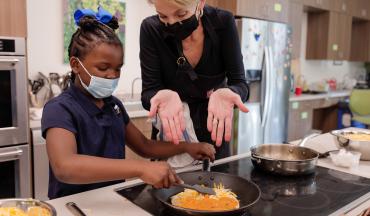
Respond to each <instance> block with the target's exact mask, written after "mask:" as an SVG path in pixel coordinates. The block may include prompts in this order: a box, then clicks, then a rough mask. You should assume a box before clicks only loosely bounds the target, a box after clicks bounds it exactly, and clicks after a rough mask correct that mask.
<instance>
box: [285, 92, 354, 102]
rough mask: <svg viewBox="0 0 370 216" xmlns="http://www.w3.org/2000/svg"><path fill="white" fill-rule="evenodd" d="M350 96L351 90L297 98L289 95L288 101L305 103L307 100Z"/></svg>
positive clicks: (302, 95) (305, 95) (303, 95)
mask: <svg viewBox="0 0 370 216" xmlns="http://www.w3.org/2000/svg"><path fill="white" fill-rule="evenodd" d="M350 94H351V90H340V91H330V92H328V93H323V94H301V95H299V96H297V95H294V94H291V95H290V98H289V101H291V102H292V101H307V100H318V99H329V98H338V97H348V96H349V95H350Z"/></svg>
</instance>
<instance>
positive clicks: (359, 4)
mask: <svg viewBox="0 0 370 216" xmlns="http://www.w3.org/2000/svg"><path fill="white" fill-rule="evenodd" d="M351 10H352V16H354V17H357V18H362V19H370V1H369V0H351Z"/></svg>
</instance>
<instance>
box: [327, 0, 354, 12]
mask: <svg viewBox="0 0 370 216" xmlns="http://www.w3.org/2000/svg"><path fill="white" fill-rule="evenodd" d="M351 1H353V0H331V8H332V10H333V11H336V12H341V13H346V14H351V13H352V6H353V4H351Z"/></svg>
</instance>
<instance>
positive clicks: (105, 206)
mask: <svg viewBox="0 0 370 216" xmlns="http://www.w3.org/2000/svg"><path fill="white" fill-rule="evenodd" d="M334 141H335V140H333V137H331V135H330V134H324V135H322V136H320V137H317V138H315V139H312V141H311V142H309V143H308V144H307V145H308V146H309V147H311V148H315V149H316V150H317V151H326V150H330V149H333V148H335V145H334V144H333V142H334ZM317 143H321V144H322V143H325V145H324V146H321V147H317V146H316V144H317ZM315 146H316V147H315ZM249 156H250V153H245V154H240V155H235V156H231V157H228V158H224V159H221V160H218V161H216V162H215V163H214V164H213V165H212V166H216V165H219V164H224V163H227V162H230V161H236V160H240V159H243V158H247V157H249ZM318 165H319V166H321V167H326V168H329V169H333V170H339V171H342V172H345V173H351V174H354V175H357V176H363V177H366V178H370V161H361V162H360V165H359V166H358V167H356V168H353V169H347V168H339V167H336V166H334V165H333V164H332V162H331V161H330V159H329V158H326V159H320V160H319V162H318ZM198 169H201V166H194V167H187V168H183V169H180V170H178V171H179V172H184V171H191V170H198ZM140 183H141V181H140V180H132V181H127V182H125V183H121V184H117V185H112V186H109V187H104V188H100V189H96V190H91V191H87V192H83V193H80V194H75V195H71V196H67V197H62V198H59V199H54V200H50V201H48V203H50V204H52V205H53V206H54V207H55V208H56V210H57V212H58V215H63V216H69V215H72V214H71V213H70V211H69V210H68V209H67V208H66V207H65V204H66V203H67V202H75V203H77V205H78V206H79V207H80V208H81V209H83V211H85V213H86V214H87V215H112V216H115V215H117V216H118V215H135V216H145V215H150V214H149V213H148V212H146V211H145V210H143V209H141V208H140V207H138V206H136V205H135V204H133V203H131V202H130V201H129V200H127V199H125V198H124V197H122V196H120V195H119V194H118V193H116V192H115V190H117V189H119V188H123V187H132V186H135V185H137V184H140ZM369 196H370V194H366V196H363V197H361V198H359V199H357V200H356V201H354V202H351V203H350V204H348V205H345V206H343V209H340V212H336V213H338V214H341V213H345V214H346V215H349V216H352V215H353V216H355V215H359V214H360V213H361V212H362V211H363V210H364V209H366V208H369V207H370V197H369Z"/></svg>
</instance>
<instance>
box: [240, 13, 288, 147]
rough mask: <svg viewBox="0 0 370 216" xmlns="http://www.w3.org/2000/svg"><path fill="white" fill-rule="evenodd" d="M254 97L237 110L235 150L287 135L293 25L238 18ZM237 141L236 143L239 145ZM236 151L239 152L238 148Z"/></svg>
mask: <svg viewBox="0 0 370 216" xmlns="http://www.w3.org/2000/svg"><path fill="white" fill-rule="evenodd" d="M236 22H237V27H238V31H239V37H240V42H241V49H242V54H243V62H244V67H245V75H246V78H247V82H248V84H249V86H250V97H249V100H248V101H247V102H246V103H245V105H246V106H247V107H248V109H249V110H250V112H249V113H242V112H240V111H238V113H236V118H235V120H236V122H235V123H236V125H237V127H236V128H235V130H236V131H235V132H234V134H235V136H234V140H233V141H234V151H237V152H236V153H238V154H240V153H245V152H248V151H249V150H250V147H252V146H256V145H260V144H262V143H282V142H285V141H286V139H287V121H288V108H289V107H288V106H289V92H290V83H291V82H290V77H291V76H290V47H291V45H290V44H291V29H290V27H289V26H287V25H285V24H282V23H274V22H268V21H263V20H256V19H249V18H239V19H236ZM235 145H236V146H235ZM234 153H235V152H234Z"/></svg>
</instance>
